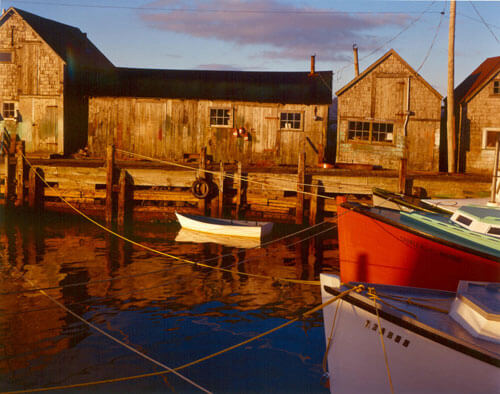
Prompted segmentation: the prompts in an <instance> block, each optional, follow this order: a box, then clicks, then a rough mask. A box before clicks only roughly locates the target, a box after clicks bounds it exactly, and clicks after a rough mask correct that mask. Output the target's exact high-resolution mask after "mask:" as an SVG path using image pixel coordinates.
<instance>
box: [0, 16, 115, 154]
mask: <svg viewBox="0 0 500 394" xmlns="http://www.w3.org/2000/svg"><path fill="white" fill-rule="evenodd" d="M112 66H113V65H112V64H111V62H110V61H109V60H108V59H107V58H106V57H105V56H104V55H103V54H102V53H101V52H100V51H99V50H98V49H97V48H96V47H95V46H94V45H93V44H92V43H91V42H90V41H89V40H88V38H87V36H86V34H84V33H82V32H81V31H80V30H79V29H77V28H74V27H71V26H68V25H64V24H62V23H58V22H55V21H52V20H49V19H45V18H41V17H39V16H37V15H34V14H31V13H29V12H26V11H23V10H20V9H17V8H9V9H8V10H7V11H6V12H4V13H3V14H2V16H1V17H0V106H1V107H0V108H1V111H2V112H1V116H2V118H3V123H4V127H5V128H6V129H7V130H8V131H9V132H10V133H11V134H15V133H17V134H18V135H19V138H21V139H23V140H25V141H26V151H27V152H29V153H39V154H42V155H49V154H51V153H58V154H64V153H66V152H73V151H75V150H76V149H78V148H80V147H83V146H85V144H86V139H87V108H88V106H87V101H86V97H85V86H84V85H82V83H81V80H82V75H83V74H84V73H85V72H86V70H88V69H96V68H103V69H106V68H109V67H112Z"/></svg>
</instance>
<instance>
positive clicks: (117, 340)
mask: <svg viewBox="0 0 500 394" xmlns="http://www.w3.org/2000/svg"><path fill="white" fill-rule="evenodd" d="M2 257H4V256H2ZM18 272H19V271H18ZM20 273H21V272H20ZM21 274H22V273H21ZM21 277H22V275H21ZM21 277H20V278H21ZM20 278H16V280H18V279H20ZM24 280H26V281H27V282H28V283H29V284H30V285H32V286H33V285H34V284H33V282H32V281H31V280H30V279H27V278H24ZM39 292H40V293H41V294H43V295H44V296H45V297H47V298H48V299H49V300H50V301H52V302H53V303H54V304H56V305H57V306H58V307H60V308H61V309H63V310H64V311H66V312H67V313H69V314H70V315H72V316H73V317H75V318H76V319H78V320H80V321H81V322H82V323H84V324H86V325H87V326H89V327H90V328H92V329H94V330H95V331H97V332H98V333H100V334H102V335H104V336H105V337H107V338H108V339H111V340H112V341H113V342H116V343H117V344H119V345H121V346H123V347H125V348H126V349H128V350H130V351H131V352H133V353H135V354H137V355H138V356H140V357H142V358H144V359H146V360H148V361H151V362H152V363H153V364H156V365H157V366H159V367H161V368H164V369H165V370H166V372H168V373H170V372H171V373H173V374H174V375H176V376H178V377H179V378H181V379H182V380H184V381H186V382H187V383H189V384H191V385H193V386H194V387H196V388H198V389H199V390H201V391H203V392H205V393H211V391H209V390H207V389H205V388H204V387H202V386H200V385H199V384H197V383H195V382H194V381H192V380H191V379H189V378H187V377H185V376H184V375H182V374H181V373H179V372H178V371H177V370H175V369H172V368H170V367H169V366H167V365H165V364H163V363H161V362H160V361H157V360H155V359H154V358H152V357H150V356H148V355H146V354H144V353H142V352H141V351H139V350H137V349H135V348H134V347H132V346H130V345H129V344H127V343H125V342H123V341H121V340H120V339H118V338H116V337H114V336H113V335H111V334H109V333H107V332H106V331H104V330H102V329H101V328H99V327H97V326H96V325H95V324H93V323H91V322H89V321H88V320H86V319H85V318H83V317H82V316H80V315H78V314H77V313H75V312H73V311H72V310H71V309H69V308H67V307H66V306H65V305H63V304H62V303H60V302H59V301H57V300H56V299H55V298H54V297H52V296H50V295H49V294H48V293H46V292H45V291H44V290H39ZM20 392H26V391H25V390H22V391H20Z"/></svg>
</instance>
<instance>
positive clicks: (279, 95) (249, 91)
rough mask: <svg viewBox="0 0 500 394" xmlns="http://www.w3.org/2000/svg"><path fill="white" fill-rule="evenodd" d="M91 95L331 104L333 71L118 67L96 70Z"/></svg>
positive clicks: (91, 85)
mask: <svg viewBox="0 0 500 394" xmlns="http://www.w3.org/2000/svg"><path fill="white" fill-rule="evenodd" d="M90 78H92V79H94V80H93V81H92V82H88V81H87V82H86V83H85V85H86V86H90V87H91V88H90V91H89V95H92V96H114V97H117V96H118V97H156V98H159V97H162V98H179V99H205V100H230V101H251V102H269V103H289V104H331V101H332V92H331V86H332V72H331V71H320V72H316V73H315V74H314V75H312V76H311V75H310V74H309V73H308V72H247V71H203V70H152V69H134V68H115V69H113V70H109V71H107V72H104V73H99V74H94V75H93V76H91V77H90Z"/></svg>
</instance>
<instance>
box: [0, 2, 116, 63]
mask: <svg viewBox="0 0 500 394" xmlns="http://www.w3.org/2000/svg"><path fill="white" fill-rule="evenodd" d="M14 13H17V14H18V15H19V16H20V17H21V18H22V19H24V20H25V21H26V23H28V24H29V25H30V26H31V27H32V28H33V30H35V32H36V33H37V34H38V35H39V36H40V37H41V38H42V40H43V41H45V42H46V43H47V44H48V45H49V46H50V47H51V48H52V49H53V50H54V52H56V53H57V54H58V55H59V56H60V57H61V58H62V59H63V60H64V61H65V62H66V64H71V65H77V66H81V67H97V68H109V67H113V64H112V63H111V62H110V61H109V60H108V59H107V58H106V56H104V55H103V54H102V52H101V51H99V49H97V47H96V46H95V45H94V44H92V42H91V41H90V40H89V39H88V38H87V35H86V34H85V33H82V32H81V31H80V29H77V28H76V27H73V26H69V25H65V24H63V23H59V22H56V21H53V20H51V19H46V18H42V17H41V16H38V15H35V14H32V13H30V12H27V11H24V10H21V9H19V8H14V7H11V8H9V9H8V10H7V12H5V13H4V14H3V16H2V18H1V19H0V26H1V25H2V24H3V23H5V21H6V20H7V19H9V18H10V17H11V16H12V15H13V14H14Z"/></svg>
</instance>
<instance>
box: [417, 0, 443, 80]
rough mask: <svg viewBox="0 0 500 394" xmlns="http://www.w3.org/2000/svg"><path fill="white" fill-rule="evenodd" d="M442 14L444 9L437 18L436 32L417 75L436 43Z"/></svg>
mask: <svg viewBox="0 0 500 394" xmlns="http://www.w3.org/2000/svg"><path fill="white" fill-rule="evenodd" d="M445 7H446V3H445ZM444 14H445V12H444V9H443V11H442V12H441V18H439V24H438V26H437V28H436V32H435V33H434V37H433V38H432V42H431V45H430V47H429V49H428V50H427V53H426V54H425V56H424V60H422V63H421V64H420V66H419V67H418V68H417V69H416V70H415V71H416V72H417V73H418V72H419V71H420V69H421V68H422V67H423V66H424V64H425V62H426V61H427V59H429V55H430V54H431V51H432V48H433V47H434V44H435V43H436V39H437V36H438V33H439V29H440V28H441V24H442V23H443V19H444Z"/></svg>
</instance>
